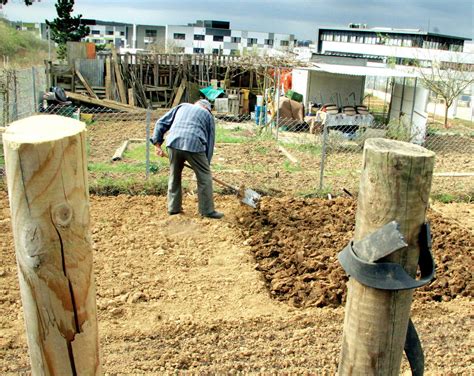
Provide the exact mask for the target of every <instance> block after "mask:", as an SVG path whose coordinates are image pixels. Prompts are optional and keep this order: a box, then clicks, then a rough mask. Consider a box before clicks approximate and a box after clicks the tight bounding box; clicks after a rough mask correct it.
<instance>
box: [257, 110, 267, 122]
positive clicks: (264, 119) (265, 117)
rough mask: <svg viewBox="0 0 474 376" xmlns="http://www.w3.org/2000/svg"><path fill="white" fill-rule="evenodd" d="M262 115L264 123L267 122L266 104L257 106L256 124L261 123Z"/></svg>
mask: <svg viewBox="0 0 474 376" xmlns="http://www.w3.org/2000/svg"><path fill="white" fill-rule="evenodd" d="M260 116H261V117H262V125H265V123H266V122H267V111H266V106H255V124H257V125H259V124H260Z"/></svg>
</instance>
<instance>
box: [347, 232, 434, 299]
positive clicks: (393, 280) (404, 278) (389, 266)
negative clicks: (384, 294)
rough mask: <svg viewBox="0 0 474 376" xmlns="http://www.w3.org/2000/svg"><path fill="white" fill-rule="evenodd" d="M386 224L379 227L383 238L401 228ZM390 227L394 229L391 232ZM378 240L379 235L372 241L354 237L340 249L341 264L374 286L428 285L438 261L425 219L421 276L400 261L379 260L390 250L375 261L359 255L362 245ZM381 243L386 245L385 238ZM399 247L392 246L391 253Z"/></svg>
mask: <svg viewBox="0 0 474 376" xmlns="http://www.w3.org/2000/svg"><path fill="white" fill-rule="evenodd" d="M385 227H386V226H384V227H382V228H381V229H380V230H377V232H378V233H379V234H380V239H385V238H387V237H388V236H389V235H393V231H398V230H394V229H393V227H392V228H388V227H387V228H386V229H384V228H385ZM389 231H390V232H392V233H391V234H390V233H389ZM374 234H375V233H374ZM376 241H377V240H376V239H374V241H372V242H364V241H363V240H362V241H360V242H353V241H351V242H350V243H349V244H348V245H347V246H346V247H345V248H344V249H343V250H342V251H341V252H340V253H339V256H338V258H339V262H340V263H341V265H342V268H343V269H344V270H345V272H346V273H347V274H348V275H350V276H351V277H353V278H355V279H356V280H357V281H358V282H360V283H362V284H363V285H366V286H369V287H372V288H375V289H379V290H392V291H394V290H408V289H415V288H418V287H421V286H424V285H426V284H427V283H429V282H430V281H431V280H432V279H433V276H434V271H435V264H434V260H433V256H432V254H431V234H430V227H429V224H428V223H424V224H423V225H422V228H421V231H420V238H419V242H420V257H419V259H418V266H419V269H420V279H414V278H412V277H411V276H410V275H409V274H408V273H407V272H406V271H405V269H404V268H403V267H402V266H401V265H400V264H396V263H393V262H377V261H378V260H379V259H380V258H382V257H385V256H388V255H387V254H385V255H383V256H382V257H380V258H377V256H376V258H375V261H374V262H368V261H364V260H362V259H361V258H360V257H358V256H357V254H360V253H364V249H362V248H367V247H377V244H374V243H375V242H376ZM379 245H380V248H383V247H384V244H383V241H380V244H379ZM399 249H400V248H397V249H395V250H393V251H392V253H393V252H395V251H397V250H399Z"/></svg>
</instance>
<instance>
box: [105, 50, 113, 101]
mask: <svg viewBox="0 0 474 376" xmlns="http://www.w3.org/2000/svg"><path fill="white" fill-rule="evenodd" d="M112 93H113V91H112V66H111V63H110V56H107V58H106V59H105V97H106V98H107V99H113V94H112Z"/></svg>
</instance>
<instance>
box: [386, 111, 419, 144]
mask: <svg viewBox="0 0 474 376" xmlns="http://www.w3.org/2000/svg"><path fill="white" fill-rule="evenodd" d="M386 136H387V138H390V139H392V140H398V141H405V142H411V141H413V140H414V139H415V137H416V134H414V133H413V131H412V127H411V125H410V121H409V120H407V119H406V118H405V117H404V116H401V117H400V118H399V119H394V120H391V121H390V122H389V123H388V125H387V134H386Z"/></svg>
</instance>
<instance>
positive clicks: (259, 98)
mask: <svg viewBox="0 0 474 376" xmlns="http://www.w3.org/2000/svg"><path fill="white" fill-rule="evenodd" d="M262 106H263V95H257V107H262Z"/></svg>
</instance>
